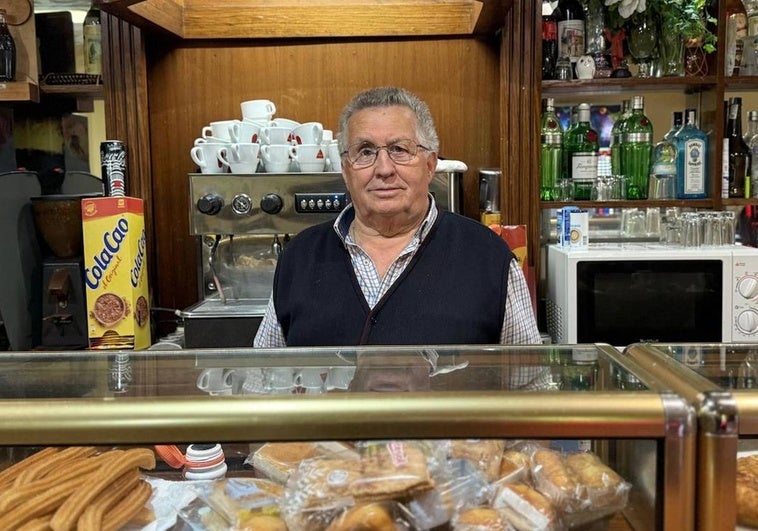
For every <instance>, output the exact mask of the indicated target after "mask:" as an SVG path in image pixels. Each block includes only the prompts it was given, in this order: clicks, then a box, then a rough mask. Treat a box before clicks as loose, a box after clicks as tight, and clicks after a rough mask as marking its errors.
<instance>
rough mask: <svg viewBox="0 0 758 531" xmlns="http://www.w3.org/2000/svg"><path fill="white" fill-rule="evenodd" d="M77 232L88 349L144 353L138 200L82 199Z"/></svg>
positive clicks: (146, 319) (145, 310)
mask: <svg viewBox="0 0 758 531" xmlns="http://www.w3.org/2000/svg"><path fill="white" fill-rule="evenodd" d="M82 230H83V235H84V283H85V289H86V292H87V331H88V335H89V347H90V348H91V349H135V350H137V349H144V348H147V347H149V346H150V343H151V337H150V303H149V300H150V298H149V290H148V284H147V260H146V256H145V252H146V247H147V245H146V237H145V217H144V211H143V204H142V200H141V199H137V198H135V197H95V198H86V199H82Z"/></svg>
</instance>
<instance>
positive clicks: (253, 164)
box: [217, 142, 261, 173]
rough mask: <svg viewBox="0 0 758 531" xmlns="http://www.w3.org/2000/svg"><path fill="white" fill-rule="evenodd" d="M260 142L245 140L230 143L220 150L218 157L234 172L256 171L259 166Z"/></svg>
mask: <svg viewBox="0 0 758 531" xmlns="http://www.w3.org/2000/svg"><path fill="white" fill-rule="evenodd" d="M260 147H261V145H260V144H255V143H252V142H244V143H242V142H241V143H238V144H229V146H228V147H222V148H221V149H219V150H218V154H217V156H218V159H219V160H220V161H221V162H222V163H224V164H226V165H227V166H229V169H230V170H231V171H232V173H255V170H256V169H257V168H258V150H259V149H260Z"/></svg>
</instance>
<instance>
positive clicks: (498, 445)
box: [450, 439, 505, 481]
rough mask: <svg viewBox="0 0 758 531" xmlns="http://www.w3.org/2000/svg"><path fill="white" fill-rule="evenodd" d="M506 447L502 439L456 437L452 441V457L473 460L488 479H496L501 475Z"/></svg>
mask: <svg viewBox="0 0 758 531" xmlns="http://www.w3.org/2000/svg"><path fill="white" fill-rule="evenodd" d="M504 448H505V442H504V441H503V440H501V439H455V440H452V441H450V457H451V458H452V459H468V460H470V461H472V462H473V463H474V464H475V465H476V466H477V468H478V469H479V470H481V471H482V472H483V473H484V475H485V477H486V478H487V481H495V480H496V479H497V478H498V477H499V475H500V461H501V459H502V457H503V449H504Z"/></svg>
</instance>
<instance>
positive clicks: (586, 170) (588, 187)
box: [563, 103, 600, 200]
mask: <svg viewBox="0 0 758 531" xmlns="http://www.w3.org/2000/svg"><path fill="white" fill-rule="evenodd" d="M563 148H564V150H565V154H566V162H567V170H568V178H569V179H571V183H572V186H573V190H574V193H573V196H574V197H573V198H574V199H576V200H589V199H590V198H591V196H592V186H593V184H594V183H595V178H596V177H597V160H598V149H599V148H600V145H599V143H598V134H597V131H595V130H594V129H592V126H591V125H590V105H589V104H588V103H580V104H579V110H578V112H577V118H576V125H575V126H574V127H573V128H571V129H570V130H569V131H567V132H566V134H565V135H564V136H563Z"/></svg>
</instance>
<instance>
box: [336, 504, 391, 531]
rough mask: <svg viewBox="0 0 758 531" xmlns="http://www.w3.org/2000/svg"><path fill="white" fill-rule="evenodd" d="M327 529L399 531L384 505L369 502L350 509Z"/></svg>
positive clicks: (337, 530)
mask: <svg viewBox="0 0 758 531" xmlns="http://www.w3.org/2000/svg"><path fill="white" fill-rule="evenodd" d="M326 531H399V528H398V526H397V525H396V524H395V521H394V520H393V519H392V515H391V514H390V512H389V511H388V510H387V508H386V507H385V506H384V505H382V504H380V503H369V504H366V505H356V506H355V507H353V508H351V509H348V510H347V511H345V512H344V513H342V514H341V515H339V516H338V517H337V518H335V519H334V520H333V521H332V522H331V523H330V524H329V527H327V529H326Z"/></svg>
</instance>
